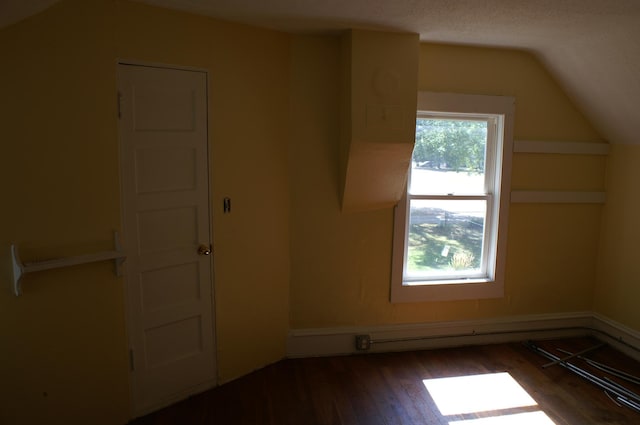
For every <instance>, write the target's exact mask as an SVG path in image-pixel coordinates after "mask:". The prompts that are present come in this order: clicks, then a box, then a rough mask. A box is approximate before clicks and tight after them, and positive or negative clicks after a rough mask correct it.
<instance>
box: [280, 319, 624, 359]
mask: <svg viewBox="0 0 640 425" xmlns="http://www.w3.org/2000/svg"><path fill="white" fill-rule="evenodd" d="M603 323H604V322H603ZM607 323H609V325H610V326H612V327H613V328H615V329H619V328H617V327H615V326H613V325H611V324H610V322H607ZM600 326H601V328H603V329H604V327H605V326H604V325H600ZM592 329H594V315H593V313H592V312H575V313H567V314H543V315H530V316H515V317H505V318H499V319H482V320H468V321H451V322H438V323H423V324H401V325H390V326H363V327H342V328H323V329H295V330H292V331H290V332H289V338H288V343H287V357H290V358H298V357H319V356H332V355H345V354H355V353H362V352H363V351H358V350H356V347H355V336H356V335H369V336H370V338H371V343H372V344H371V348H370V349H369V350H367V352H373V353H375V352H391V351H409V350H425V349H433V348H443V347H455V346H464V345H484V344H496V343H504V342H514V341H523V340H526V339H549V338H568V337H574V336H582V335H590V334H592ZM625 338H626V336H625Z"/></svg>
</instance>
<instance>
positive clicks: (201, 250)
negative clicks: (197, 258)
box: [198, 244, 211, 255]
mask: <svg viewBox="0 0 640 425" xmlns="http://www.w3.org/2000/svg"><path fill="white" fill-rule="evenodd" d="M209 254H211V247H210V246H207V245H204V244H202V245H200V246H199V247H198V255H209Z"/></svg>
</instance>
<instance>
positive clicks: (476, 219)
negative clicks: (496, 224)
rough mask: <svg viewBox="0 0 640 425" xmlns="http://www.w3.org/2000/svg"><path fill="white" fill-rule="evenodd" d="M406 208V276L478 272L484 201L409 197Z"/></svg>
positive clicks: (464, 274) (438, 275)
mask: <svg viewBox="0 0 640 425" xmlns="http://www.w3.org/2000/svg"><path fill="white" fill-rule="evenodd" d="M409 208H410V217H409V238H408V242H409V245H408V248H407V258H406V266H405V276H406V277H407V278H412V277H421V278H426V279H429V278H434V279H435V278H439V277H444V276H446V277H447V278H455V277H457V276H459V277H467V276H469V275H475V274H478V273H480V272H481V265H482V255H483V252H482V247H483V246H484V243H483V241H484V233H485V232H484V222H485V215H486V201H484V200H412V201H410V203H409Z"/></svg>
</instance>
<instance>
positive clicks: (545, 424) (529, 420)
mask: <svg viewBox="0 0 640 425" xmlns="http://www.w3.org/2000/svg"><path fill="white" fill-rule="evenodd" d="M449 425H555V422H553V421H552V420H551V419H549V417H548V416H547V415H546V414H545V413H544V412H541V411H538V412H527V413H516V414H514V415H503V416H492V417H490V418H480V419H466V420H461V421H453V422H449Z"/></svg>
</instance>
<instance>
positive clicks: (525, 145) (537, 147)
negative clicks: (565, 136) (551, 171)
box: [513, 140, 609, 155]
mask: <svg viewBox="0 0 640 425" xmlns="http://www.w3.org/2000/svg"><path fill="white" fill-rule="evenodd" d="M513 152H515V153H547V154H569V155H571V154H572V155H607V154H608V153H609V144H608V143H585V142H548V141H537V140H516V141H515V142H514V143H513Z"/></svg>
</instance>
